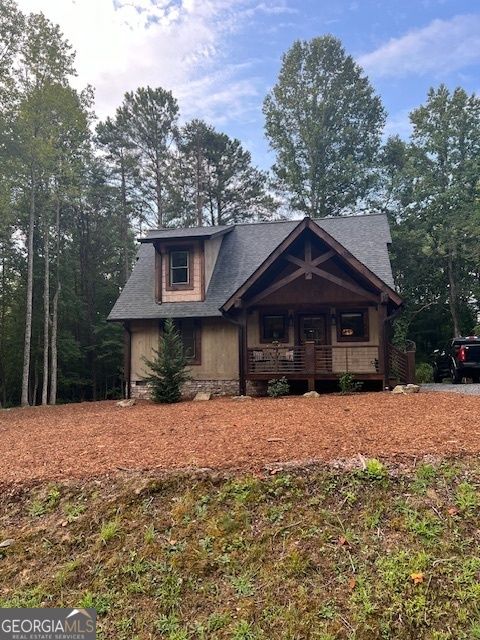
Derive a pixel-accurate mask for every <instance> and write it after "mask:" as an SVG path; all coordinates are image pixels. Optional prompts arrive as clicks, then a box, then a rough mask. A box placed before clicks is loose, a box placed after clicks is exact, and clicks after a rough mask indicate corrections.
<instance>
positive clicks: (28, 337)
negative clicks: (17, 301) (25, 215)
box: [21, 169, 35, 407]
mask: <svg viewBox="0 0 480 640" xmlns="http://www.w3.org/2000/svg"><path fill="white" fill-rule="evenodd" d="M30 185H31V192H30V216H29V221H28V241H27V251H28V258H27V302H26V310H25V339H24V343H23V371H22V398H21V404H22V407H26V406H28V404H29V401H28V383H29V379H30V351H31V346H32V314H33V234H34V231H35V175H34V171H33V169H32V170H31V171H30Z"/></svg>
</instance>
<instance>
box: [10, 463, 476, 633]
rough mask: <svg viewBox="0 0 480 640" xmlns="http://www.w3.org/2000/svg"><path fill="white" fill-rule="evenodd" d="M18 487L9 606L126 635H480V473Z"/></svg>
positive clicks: (330, 473) (378, 471)
mask: <svg viewBox="0 0 480 640" xmlns="http://www.w3.org/2000/svg"><path fill="white" fill-rule="evenodd" d="M365 466H366V468H365V469H363V470H360V471H359V470H353V471H338V470H333V469H317V470H311V471H309V472H305V471H303V472H301V471H298V472H291V473H286V472H280V473H277V474H276V475H270V476H267V477H263V476H253V475H240V476H237V477H222V476H205V477H199V476H195V475H191V476H187V475H176V476H171V477H168V478H158V477H157V478H155V477H145V476H141V475H137V476H136V477H135V478H134V479H131V480H125V479H121V478H118V479H117V480H112V477H109V478H108V479H105V480H97V481H90V482H87V483H84V484H82V485H81V486H80V485H78V486H77V485H75V484H71V483H70V484H68V483H67V484H63V485H62V484H56V485H55V486H54V487H52V486H51V485H48V486H38V487H36V488H34V489H31V490H27V489H25V488H24V489H17V490H14V489H12V490H10V492H8V491H5V492H4V493H3V495H2V496H1V497H0V541H1V540H3V539H6V538H13V539H14V540H15V543H14V544H13V545H12V546H9V547H6V548H3V549H0V606H2V607H18V606H81V607H94V608H95V609H96V610H97V612H98V618H99V626H100V632H99V638H100V639H102V638H103V639H107V638H108V639H112V640H144V639H145V640H147V638H152V637H158V638H164V639H166V640H203V639H205V640H277V639H278V640H280V639H281V640H308V639H312V640H336V639H339V640H341V639H345V640H353V639H355V640H386V639H390V638H395V639H396V640H407V639H408V640H410V639H411V638H415V640H421V639H429V640H448V639H450V640H472V639H473V640H475V639H480V551H479V548H480V547H479V543H480V531H479V528H478V521H479V520H478V518H479V515H480V514H479V505H480V501H479V497H480V493H479V489H480V463H479V462H477V461H474V460H473V461H472V460H470V461H468V460H465V461H464V462H459V461H458V460H457V461H455V463H449V462H444V463H441V464H438V465H432V464H428V465H426V464H423V465H419V466H417V467H416V468H415V469H413V470H412V471H411V472H410V473H405V474H398V473H397V474H395V475H393V476H392V474H390V473H389V472H388V469H387V468H386V467H385V466H384V465H383V464H382V463H381V462H379V461H378V460H374V461H367V462H366V465H365Z"/></svg>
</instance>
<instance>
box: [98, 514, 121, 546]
mask: <svg viewBox="0 0 480 640" xmlns="http://www.w3.org/2000/svg"><path fill="white" fill-rule="evenodd" d="M119 532H120V523H119V522H118V520H116V519H115V520H110V521H108V522H104V523H103V524H102V527H101V529H100V534H99V538H100V542H102V543H103V544H107V542H110V540H113V539H114V538H116V537H117V536H118V534H119Z"/></svg>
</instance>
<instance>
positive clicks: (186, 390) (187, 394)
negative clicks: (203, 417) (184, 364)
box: [130, 380, 238, 400]
mask: <svg viewBox="0 0 480 640" xmlns="http://www.w3.org/2000/svg"><path fill="white" fill-rule="evenodd" d="M199 391H204V392H206V393H211V394H212V395H213V396H236V395H238V380H189V381H188V382H186V383H185V384H184V385H183V389H182V396H183V397H184V398H186V399H190V398H194V397H195V395H196V394H197V393H198V392H199ZM130 395H131V397H132V398H138V399H139V400H140V399H148V398H149V397H150V390H149V388H148V386H147V385H146V384H139V383H138V382H135V381H132V383H131V390H130Z"/></svg>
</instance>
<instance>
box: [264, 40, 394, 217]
mask: <svg viewBox="0 0 480 640" xmlns="http://www.w3.org/2000/svg"><path fill="white" fill-rule="evenodd" d="M263 112H264V115H265V131H266V135H267V137H268V139H269V142H270V146H271V147H272V149H273V150H274V151H275V153H276V163H275V166H274V170H275V173H276V175H277V177H278V179H279V180H280V182H281V183H283V184H284V185H285V187H286V188H287V190H288V191H289V193H290V194H291V198H290V200H291V204H292V206H293V208H295V209H298V210H300V211H302V212H303V213H305V214H307V215H310V216H311V217H323V216H326V215H332V214H334V215H335V214H336V215H338V214H340V213H342V212H343V211H345V210H346V209H350V210H351V209H353V208H354V207H355V206H356V205H357V203H358V201H359V200H360V199H362V198H364V197H365V196H366V195H367V193H368V191H369V188H370V186H371V184H372V170H373V168H374V167H375V166H376V164H377V163H376V156H377V153H378V150H379V148H380V138H381V133H382V128H383V124H384V121H385V112H384V110H383V107H382V104H381V101H380V98H379V97H378V96H376V95H375V93H374V90H373V88H372V86H371V85H370V83H369V81H368V79H367V78H366V77H365V75H364V74H363V72H362V70H361V68H360V67H359V66H358V65H357V64H356V63H355V61H354V59H353V58H352V56H350V55H347V54H346V53H345V50H344V49H343V47H342V45H341V42H340V41H339V40H337V39H336V38H334V37H333V36H323V37H318V38H313V39H312V40H310V41H297V42H295V43H294V44H293V45H292V47H291V48H290V49H289V51H287V53H286V54H285V55H284V56H283V61H282V68H281V70H280V74H279V77H278V81H277V83H276V85H275V86H274V87H273V89H272V90H271V92H270V93H269V94H268V95H267V97H266V98H265V101H264V104H263Z"/></svg>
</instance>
